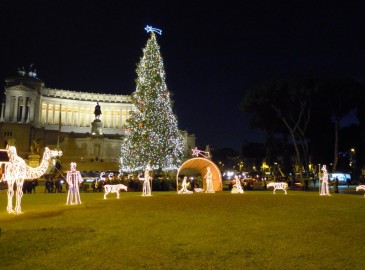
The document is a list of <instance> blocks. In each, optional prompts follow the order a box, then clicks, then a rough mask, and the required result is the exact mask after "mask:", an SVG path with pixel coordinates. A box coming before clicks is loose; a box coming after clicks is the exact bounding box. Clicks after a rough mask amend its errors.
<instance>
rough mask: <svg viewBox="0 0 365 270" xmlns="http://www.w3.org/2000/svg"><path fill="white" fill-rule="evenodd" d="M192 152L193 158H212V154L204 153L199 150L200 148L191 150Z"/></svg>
mask: <svg viewBox="0 0 365 270" xmlns="http://www.w3.org/2000/svg"><path fill="white" fill-rule="evenodd" d="M191 151H192V152H193V153H192V154H191V155H192V156H196V157H197V156H202V157H204V158H209V157H210V153H209V151H203V150H198V148H196V147H195V148H194V149H191Z"/></svg>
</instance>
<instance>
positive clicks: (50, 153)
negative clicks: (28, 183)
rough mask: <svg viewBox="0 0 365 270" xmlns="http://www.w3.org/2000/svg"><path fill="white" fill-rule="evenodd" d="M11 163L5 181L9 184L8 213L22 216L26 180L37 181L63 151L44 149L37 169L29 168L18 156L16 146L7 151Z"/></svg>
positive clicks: (7, 163)
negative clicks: (14, 199)
mask: <svg viewBox="0 0 365 270" xmlns="http://www.w3.org/2000/svg"><path fill="white" fill-rule="evenodd" d="M7 152H8V157H9V161H8V162H6V164H5V173H4V179H3V180H4V181H6V182H7V183H8V206H7V211H8V213H15V214H20V213H21V212H22V211H21V200H22V196H23V184H24V179H37V178H39V177H41V176H42V175H43V174H44V173H45V172H46V171H47V169H48V166H49V164H50V161H51V159H52V158H53V157H57V156H61V155H62V151H57V150H50V149H49V148H48V147H46V148H45V149H44V153H43V158H42V162H41V164H40V165H39V166H38V167H36V168H33V167H30V166H28V165H27V164H26V163H25V161H24V159H22V158H21V157H19V156H18V154H17V151H16V148H15V146H10V147H9V148H8V149H7ZM14 184H16V191H15V192H16V204H15V208H14V210H13V196H14Z"/></svg>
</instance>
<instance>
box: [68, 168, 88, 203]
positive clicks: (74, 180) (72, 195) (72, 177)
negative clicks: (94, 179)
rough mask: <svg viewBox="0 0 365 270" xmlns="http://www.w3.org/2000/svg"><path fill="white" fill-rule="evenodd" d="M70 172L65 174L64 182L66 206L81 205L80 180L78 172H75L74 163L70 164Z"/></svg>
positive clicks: (81, 180)
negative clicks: (66, 185) (66, 191)
mask: <svg viewBox="0 0 365 270" xmlns="http://www.w3.org/2000/svg"><path fill="white" fill-rule="evenodd" d="M70 167H71V168H70V171H68V172H67V176H66V181H67V184H68V194H67V200H66V204H81V198H80V191H79V184H80V183H82V182H83V181H84V180H83V179H82V176H81V173H80V171H76V162H71V166H70Z"/></svg>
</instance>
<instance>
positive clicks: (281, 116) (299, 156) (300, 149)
mask: <svg viewBox="0 0 365 270" xmlns="http://www.w3.org/2000/svg"><path fill="white" fill-rule="evenodd" d="M317 91H318V88H317V81H316V80H314V79H311V78H296V79H291V80H276V81H268V82H264V83H262V84H260V85H258V86H256V87H253V88H252V89H250V91H249V92H248V93H247V95H246V97H245V99H244V101H243V103H242V106H241V108H242V109H243V111H245V112H251V113H253V117H254V119H255V124H256V125H261V127H262V129H263V130H266V131H269V132H271V133H275V132H277V131H280V132H282V133H287V134H289V136H290V138H291V143H292V144H293V147H294V149H295V157H296V158H295V160H296V164H297V165H298V169H299V175H300V178H301V180H302V179H303V175H302V172H303V167H304V169H305V171H306V172H308V165H309V145H308V137H307V134H306V133H307V130H308V126H309V123H310V120H311V114H312V107H313V103H314V102H315V101H316V100H315V95H316V92H317ZM283 127H285V130H283Z"/></svg>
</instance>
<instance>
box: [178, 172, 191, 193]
mask: <svg viewBox="0 0 365 270" xmlns="http://www.w3.org/2000/svg"><path fill="white" fill-rule="evenodd" d="M187 179H188V178H187V177H186V176H185V177H184V179H183V181H182V183H181V189H180V190H179V191H178V192H177V193H178V194H192V193H193V192H192V191H190V190H188V185H189V183H188V182H187Z"/></svg>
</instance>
